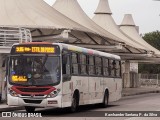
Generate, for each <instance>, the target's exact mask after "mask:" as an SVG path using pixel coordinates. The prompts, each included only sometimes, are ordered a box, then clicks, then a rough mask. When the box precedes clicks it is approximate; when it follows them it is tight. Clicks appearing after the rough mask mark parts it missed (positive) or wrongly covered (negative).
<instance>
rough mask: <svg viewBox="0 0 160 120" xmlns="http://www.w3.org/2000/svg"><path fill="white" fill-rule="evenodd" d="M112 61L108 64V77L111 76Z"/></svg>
mask: <svg viewBox="0 0 160 120" xmlns="http://www.w3.org/2000/svg"><path fill="white" fill-rule="evenodd" d="M112 61H113V60H109V64H108V74H109V76H112Z"/></svg>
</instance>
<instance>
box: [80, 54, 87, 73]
mask: <svg viewBox="0 0 160 120" xmlns="http://www.w3.org/2000/svg"><path fill="white" fill-rule="evenodd" d="M86 61H87V57H86V55H83V54H81V55H80V63H81V65H80V66H81V74H82V75H86V74H87V71H86V70H87V65H86Z"/></svg>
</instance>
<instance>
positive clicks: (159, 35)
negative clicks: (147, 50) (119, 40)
mask: <svg viewBox="0 0 160 120" xmlns="http://www.w3.org/2000/svg"><path fill="white" fill-rule="evenodd" d="M143 39H144V40H145V41H146V42H148V43H149V44H150V45H152V46H153V47H155V48H157V49H158V50H160V31H154V32H150V33H146V34H144V36H143Z"/></svg>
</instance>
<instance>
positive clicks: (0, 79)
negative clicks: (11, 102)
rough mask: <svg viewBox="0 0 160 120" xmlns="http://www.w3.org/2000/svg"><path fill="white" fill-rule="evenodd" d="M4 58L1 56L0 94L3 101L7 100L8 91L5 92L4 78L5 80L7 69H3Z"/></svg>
mask: <svg viewBox="0 0 160 120" xmlns="http://www.w3.org/2000/svg"><path fill="white" fill-rule="evenodd" d="M3 60H4V57H3V55H2V54H0V93H1V94H2V99H3V100H4V99H5V96H6V91H5V90H4V78H5V68H3V67H2V64H3Z"/></svg>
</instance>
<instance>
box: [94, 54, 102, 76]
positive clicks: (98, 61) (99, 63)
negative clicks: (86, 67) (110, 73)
mask: <svg viewBox="0 0 160 120" xmlns="http://www.w3.org/2000/svg"><path fill="white" fill-rule="evenodd" d="M95 65H96V74H97V75H99V76H101V75H102V59H101V58H100V57H96V58H95Z"/></svg>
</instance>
